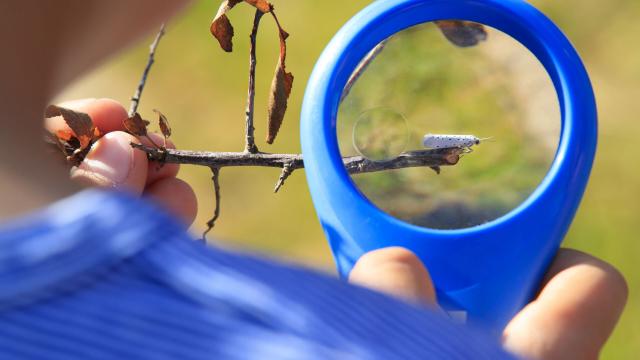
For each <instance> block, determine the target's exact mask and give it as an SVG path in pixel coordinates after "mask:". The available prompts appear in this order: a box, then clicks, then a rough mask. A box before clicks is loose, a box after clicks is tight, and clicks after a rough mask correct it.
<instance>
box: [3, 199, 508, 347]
mask: <svg viewBox="0 0 640 360" xmlns="http://www.w3.org/2000/svg"><path fill="white" fill-rule="evenodd" d="M507 358H511V357H510V356H509V355H507V354H506V353H504V352H503V350H501V348H500V346H499V344H497V343H496V342H495V340H494V339H491V338H489V337H487V336H486V335H483V334H479V333H476V332H473V331H472V330H470V329H467V328H464V327H462V326H460V325H456V324H453V323H451V322H450V321H449V320H448V319H446V318H445V317H444V316H442V315H440V314H437V313H435V312H433V311H430V310H428V309H424V308H418V307H415V306H412V305H409V304H406V303H404V302H401V301H398V300H395V299H392V298H389V297H387V296H385V295H382V294H379V293H376V292H373V291H369V290H367V289H364V288H359V287H355V286H351V285H349V284H346V283H344V282H342V281H339V280H336V279H333V278H330V277H327V276H325V275H321V274H317V273H315V272H313V271H310V270H306V269H300V268H293V267H290V266H284V265H280V264H278V263H276V262H273V261H269V260H266V259H261V258H257V257H253V256H249V255H243V254H236V253H231V252H228V251H224V250H221V249H218V248H214V247H207V246H205V245H203V244H201V243H198V242H196V241H194V240H193V239H191V238H190V237H189V235H188V234H187V232H186V231H185V229H184V227H183V226H181V225H179V224H178V223H177V222H175V221H174V220H173V219H172V218H171V217H170V216H168V215H167V214H165V213H164V212H162V211H161V210H159V209H157V208H155V207H154V206H153V205H151V204H149V203H147V202H144V201H142V200H139V199H134V198H130V197H129V196H127V195H124V194H116V193H112V192H104V191H98V190H88V191H84V192H82V193H80V194H78V195H76V196H73V197H71V198H69V199H66V200H63V201H61V202H59V203H56V204H54V205H52V206H50V207H49V208H47V209H44V210H42V211H40V212H39V213H37V214H34V215H31V216H28V217H25V218H23V219H21V220H18V221H16V222H14V223H12V224H9V225H4V226H3V227H0V359H507Z"/></svg>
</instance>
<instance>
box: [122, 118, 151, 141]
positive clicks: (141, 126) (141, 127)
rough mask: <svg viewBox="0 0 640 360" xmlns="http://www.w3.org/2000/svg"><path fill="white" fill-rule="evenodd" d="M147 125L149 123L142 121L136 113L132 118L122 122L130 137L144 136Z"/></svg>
mask: <svg viewBox="0 0 640 360" xmlns="http://www.w3.org/2000/svg"><path fill="white" fill-rule="evenodd" d="M147 125H149V122H148V121H147V120H143V119H142V117H141V116H140V114H138V113H135V114H133V116H131V117H128V118H126V119H125V120H124V128H125V129H127V131H128V132H129V133H130V134H131V135H135V136H146V135H147Z"/></svg>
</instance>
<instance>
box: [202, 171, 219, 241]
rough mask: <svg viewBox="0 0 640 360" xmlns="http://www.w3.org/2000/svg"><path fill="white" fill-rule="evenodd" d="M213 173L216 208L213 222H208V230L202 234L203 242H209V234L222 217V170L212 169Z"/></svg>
mask: <svg viewBox="0 0 640 360" xmlns="http://www.w3.org/2000/svg"><path fill="white" fill-rule="evenodd" d="M211 172H212V174H213V176H212V177H211V180H212V181H213V190H214V191H215V196H216V208H215V210H214V211H213V217H212V218H211V220H209V221H207V230H205V231H204V233H203V234H202V241H204V242H206V241H207V234H208V233H209V232H210V231H211V230H212V229H213V228H214V226H216V220H218V218H219V217H220V168H219V167H211Z"/></svg>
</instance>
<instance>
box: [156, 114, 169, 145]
mask: <svg viewBox="0 0 640 360" xmlns="http://www.w3.org/2000/svg"><path fill="white" fill-rule="evenodd" d="M153 112H155V113H156V114H158V125H159V126H160V131H161V132H162V135H163V136H164V138H165V139H168V138H169V137H170V136H171V126H169V120H167V117H166V116H164V114H163V113H161V112H160V111H159V110H156V109H153Z"/></svg>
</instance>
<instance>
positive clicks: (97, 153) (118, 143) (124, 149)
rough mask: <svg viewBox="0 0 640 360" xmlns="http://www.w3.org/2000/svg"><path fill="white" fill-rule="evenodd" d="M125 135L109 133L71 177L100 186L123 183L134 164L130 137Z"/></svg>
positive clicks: (92, 149) (115, 185)
mask: <svg viewBox="0 0 640 360" xmlns="http://www.w3.org/2000/svg"><path fill="white" fill-rule="evenodd" d="M123 135H124V134H119V133H115V132H114V133H108V134H106V135H105V136H103V137H102V138H101V139H100V140H98V141H97V142H96V143H95V144H94V145H93V147H92V148H91V150H90V151H89V153H88V154H87V157H86V158H85V159H84V161H83V162H82V163H81V164H80V166H78V167H76V168H74V169H73V170H72V172H71V177H72V178H74V179H78V178H81V179H79V180H88V181H89V182H90V183H95V185H98V186H106V187H119V185H121V184H123V183H124V182H125V181H126V180H127V178H128V177H129V173H130V171H131V167H132V164H133V151H132V149H131V145H130V139H128V138H127V137H126V136H123ZM87 178H88V179H87Z"/></svg>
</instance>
